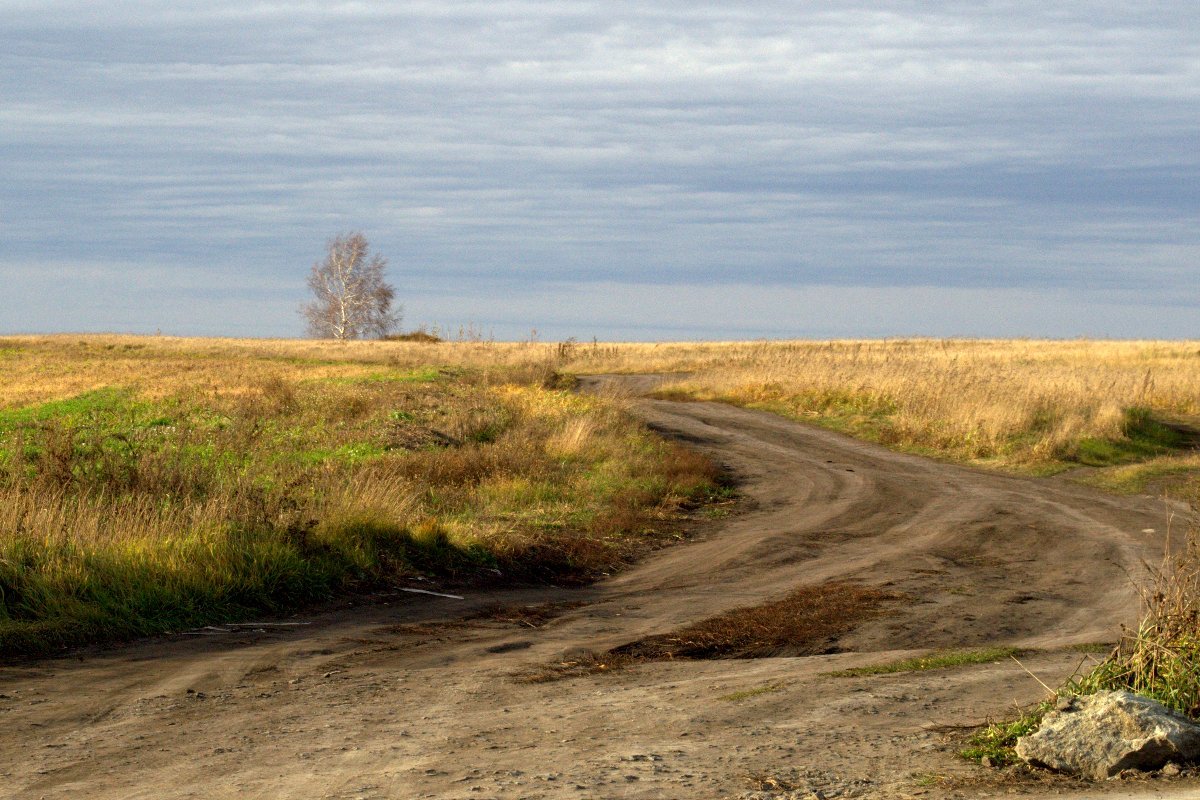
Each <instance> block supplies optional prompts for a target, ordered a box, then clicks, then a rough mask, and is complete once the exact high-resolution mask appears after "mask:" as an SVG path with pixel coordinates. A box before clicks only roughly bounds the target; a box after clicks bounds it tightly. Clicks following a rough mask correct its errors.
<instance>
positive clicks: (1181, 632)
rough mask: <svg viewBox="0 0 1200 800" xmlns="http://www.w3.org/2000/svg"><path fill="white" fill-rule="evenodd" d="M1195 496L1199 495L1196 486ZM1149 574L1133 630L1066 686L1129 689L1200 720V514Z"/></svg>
mask: <svg viewBox="0 0 1200 800" xmlns="http://www.w3.org/2000/svg"><path fill="white" fill-rule="evenodd" d="M1195 494H1196V497H1197V498H1198V499H1200V486H1197V491H1196V493H1195ZM1151 574H1152V580H1151V582H1150V585H1149V586H1148V587H1147V588H1145V589H1144V590H1143V591H1142V601H1143V606H1144V611H1143V614H1142V618H1141V621H1140V623H1139V624H1138V628H1137V630H1136V631H1126V632H1125V634H1124V635H1123V636H1122V637H1121V641H1120V643H1119V644H1118V645H1117V648H1116V649H1115V650H1114V651H1113V653H1112V654H1111V655H1110V656H1109V657H1108V658H1107V659H1106V660H1105V661H1104V662H1103V663H1101V664H1100V665H1099V666H1097V667H1096V668H1095V669H1094V670H1093V671H1092V672H1091V673H1090V674H1088V675H1087V676H1085V677H1084V678H1083V679H1081V680H1080V681H1078V682H1077V683H1076V684H1075V685H1074V686H1072V687H1071V688H1072V689H1073V690H1075V691H1077V692H1081V693H1088V692H1095V691H1101V690H1105V689H1128V690H1129V691H1131V692H1134V693H1136V694H1140V695H1144V696H1146V697H1151V698H1153V699H1155V700H1158V701H1159V702H1160V703H1162V704H1163V705H1165V706H1167V707H1168V708H1172V709H1174V710H1176V711H1178V712H1180V713H1182V714H1186V715H1187V716H1189V717H1192V718H1200V515H1194V516H1193V519H1192V520H1191V525H1190V526H1189V528H1188V532H1187V534H1186V538H1185V541H1184V543H1183V546H1182V547H1180V548H1179V549H1177V550H1173V551H1172V550H1168V552H1167V554H1166V555H1165V556H1164V558H1163V561H1162V563H1161V564H1160V565H1158V566H1156V567H1154V568H1153V569H1152V570H1151Z"/></svg>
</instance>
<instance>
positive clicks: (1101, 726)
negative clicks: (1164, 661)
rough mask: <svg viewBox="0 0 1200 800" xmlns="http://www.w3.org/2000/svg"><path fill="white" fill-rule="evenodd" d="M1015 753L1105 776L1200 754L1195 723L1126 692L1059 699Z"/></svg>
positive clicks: (1044, 764)
mask: <svg viewBox="0 0 1200 800" xmlns="http://www.w3.org/2000/svg"><path fill="white" fill-rule="evenodd" d="M1016 749H1017V755H1018V756H1020V757H1021V758H1023V759H1024V760H1025V761H1028V762H1029V763H1030V764H1033V765H1034V766H1038V767H1047V768H1049V769H1053V770H1058V771H1059V772H1065V773H1068V774H1071V775H1083V776H1085V777H1088V778H1092V779H1093V780H1104V779H1105V778H1109V777H1112V776H1113V775H1116V774H1118V773H1119V772H1121V770H1125V769H1137V770H1145V771H1153V770H1157V769H1160V768H1161V767H1162V766H1163V765H1164V764H1167V763H1170V762H1174V763H1187V762H1191V761H1195V760H1197V759H1198V758H1200V726H1197V725H1195V724H1193V723H1192V722H1190V721H1189V720H1188V719H1187V718H1186V717H1183V716H1181V715H1179V714H1176V713H1174V712H1172V711H1170V710H1168V709H1167V708H1166V707H1165V706H1163V705H1162V704H1161V703H1158V702H1156V701H1154V700H1150V699H1148V698H1145V697H1139V696H1138V695H1135V694H1131V693H1130V692H1125V691H1117V692H1100V693H1098V694H1094V695H1085V696H1083V697H1077V698H1074V699H1073V700H1072V701H1071V702H1069V703H1062V702H1060V703H1059V708H1058V709H1057V710H1054V711H1051V712H1049V713H1048V714H1046V716H1045V718H1044V719H1043V720H1042V724H1041V727H1040V728H1039V729H1038V730H1037V732H1035V733H1032V734H1030V735H1028V736H1022V737H1021V738H1020V739H1018V740H1017V748H1016Z"/></svg>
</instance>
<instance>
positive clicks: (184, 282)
mask: <svg viewBox="0 0 1200 800" xmlns="http://www.w3.org/2000/svg"><path fill="white" fill-rule="evenodd" d="M1115 7H1122V8H1124V9H1126V10H1122V11H1114V10H1113V9H1114V8H1115ZM0 179H2V180H0V279H2V280H0V332H23V331H65V330H70V331H84V330H105V331H131V332H153V331H155V330H161V331H162V332H163V333H179V334H202V335H234V336H295V335H300V334H301V333H302V331H303V326H302V322H301V319H300V317H299V315H298V314H297V307H298V306H299V304H300V303H301V302H303V301H304V299H305V293H306V289H305V285H304V278H305V275H306V272H307V270H308V268H309V266H310V265H311V264H312V263H313V261H315V260H317V259H318V258H319V257H320V256H321V253H322V250H323V248H324V245H325V242H326V240H327V239H328V238H329V237H330V236H332V235H334V234H337V233H339V232H342V231H349V230H362V231H363V232H364V233H365V234H366V235H367V237H368V239H369V240H370V241H371V243H372V245H373V246H374V248H375V250H376V251H378V252H380V253H382V254H383V255H384V256H386V257H387V258H388V260H389V263H390V267H389V272H388V274H389V277H390V280H391V282H392V283H393V284H394V285H395V286H396V288H397V293H398V296H399V298H400V299H401V301H402V302H403V303H404V306H405V322H406V326H413V325H416V324H418V323H422V322H423V323H427V324H436V325H441V326H444V327H446V328H450V329H451V330H456V329H457V327H458V326H459V325H465V324H474V325H475V326H477V327H478V328H479V329H482V330H483V331H484V332H485V333H488V332H490V333H492V334H494V335H495V336H496V337H497V338H522V337H527V336H528V335H529V334H530V330H531V329H533V328H536V329H537V330H538V331H539V335H540V336H541V337H543V338H548V339H554V338H565V337H568V336H576V337H578V338H580V339H590V338H591V337H593V336H597V337H599V338H601V339H605V338H617V339H664V338H757V337H827V336H892V335H909V334H922V335H937V336H944V335H968V336H981V335H984V336H985V335H995V336H1056V337H1059V336H1078V335H1090V336H1114V337H1169V338H1182V337H1200V280H1198V277H1200V224H1198V223H1200V8H1198V7H1197V6H1196V4H1195V2H1194V0H1165V2H1161V3H1155V4H1112V3H1108V2H1073V0H1061V1H1060V2H1045V0H1038V1H1037V2H1026V1H1025V0H1011V2H979V0H966V1H964V2H943V3H936V2H893V3H887V4H876V5H874V6H869V5H864V4H860V3H848V2H814V3H800V2H770V1H768V0H740V1H739V2H737V3H733V2H721V3H717V2H704V1H703V0H686V1H683V2H657V3H652V2H646V0H639V1H638V2H626V1H625V0H596V1H595V2H582V1H577V0H553V1H552V2H551V1H550V0H546V1H544V2H527V1H522V0H511V1H510V0H494V1H493V2H458V1H457V0H428V2H425V1H415V2H346V3H338V2H333V1H332V0H322V1H321V2H288V3H255V2H247V0H237V1H236V2H225V0H208V2H204V3H178V2H111V3H97V2H94V0H82V1H80V2H8V1H6V0H0Z"/></svg>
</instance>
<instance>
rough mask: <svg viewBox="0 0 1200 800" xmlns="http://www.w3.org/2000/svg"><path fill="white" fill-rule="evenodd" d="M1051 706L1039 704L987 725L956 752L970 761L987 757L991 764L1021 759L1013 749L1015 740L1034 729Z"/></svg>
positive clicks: (1015, 744)
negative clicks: (1010, 718)
mask: <svg viewBox="0 0 1200 800" xmlns="http://www.w3.org/2000/svg"><path fill="white" fill-rule="evenodd" d="M1051 708H1053V704H1052V703H1048V702H1047V703H1041V704H1039V705H1038V706H1037V707H1035V708H1033V709H1031V710H1029V711H1026V712H1023V713H1022V714H1021V715H1020V716H1019V717H1017V718H1016V719H1014V720H1010V721H1007V722H993V723H990V724H988V725H987V726H986V727H984V728H982V729H981V730H979V731H977V732H975V733H974V734H972V735H971V737H970V738H969V739H967V746H966V747H964V748H963V749H962V750H960V751H959V755H961V756H962V757H963V758H966V759H969V760H971V761H983V760H984V759H985V758H986V759H988V762H989V763H990V764H991V765H992V766H993V767H1004V766H1008V765H1009V764H1015V763H1017V762H1018V761H1019V760H1020V759H1019V758H1018V757H1017V753H1016V750H1015V748H1016V746H1017V739H1019V738H1021V737H1022V736H1026V735H1028V734H1031V733H1033V732H1034V731H1036V730H1037V729H1038V726H1039V725H1041V724H1042V717H1044V716H1045V715H1046V712H1047V711H1049V710H1050V709H1051Z"/></svg>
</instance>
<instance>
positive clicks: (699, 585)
mask: <svg viewBox="0 0 1200 800" xmlns="http://www.w3.org/2000/svg"><path fill="white" fill-rule="evenodd" d="M626 382H627V383H629V384H634V385H636V384H637V383H638V381H637V380H636V379H633V380H628V379H627V381H626ZM639 408H640V409H641V413H642V414H643V415H644V416H645V418H646V419H647V420H648V421H649V422H650V423H651V424H652V425H653V426H655V427H656V428H657V429H659V430H661V431H663V432H664V433H667V434H669V435H673V436H678V437H680V438H682V439H684V440H686V441H687V442H689V443H691V444H692V445H694V446H696V447H698V448H700V449H702V450H704V451H706V452H709V453H710V454H712V455H713V456H714V457H715V458H716V459H718V460H719V461H721V462H722V463H724V464H726V465H727V466H728V467H729V468H730V469H731V470H732V472H733V473H734V474H735V476H736V477H737V480H738V483H739V488H740V491H741V492H742V493H743V494H744V495H745V497H746V500H745V502H744V503H743V510H742V511H741V512H740V513H738V514H736V515H734V516H732V517H730V518H727V519H724V520H716V521H712V522H707V523H703V525H702V526H701V529H700V531H699V534H698V536H697V538H696V539H695V540H693V541H691V542H689V543H687V544H683V545H679V546H675V547H672V548H669V549H666V550H663V551H660V552H658V553H657V554H655V555H653V556H652V557H650V558H648V559H647V560H645V561H644V562H643V563H641V564H640V565H638V566H637V567H635V568H633V569H630V570H628V571H627V572H625V573H623V574H621V575H620V576H618V577H616V578H613V579H611V580H608V581H605V582H603V583H602V584H599V585H597V586H595V587H592V588H590V589H586V590H576V591H568V590H555V589H545V590H524V591H517V592H508V593H501V594H490V595H487V596H476V595H471V596H469V597H468V598H467V599H466V600H463V601H458V600H450V599H440V598H434V597H428V596H418V595H403V596H400V597H398V598H397V599H396V600H395V601H394V602H391V603H390V604H388V605H376V606H371V607H366V608H360V609H355V608H349V609H343V610H341V611H338V612H332V613H328V614H325V615H321V616H320V617H313V618H309V619H306V620H305V621H308V622H310V623H311V624H309V625H305V626H298V627H294V628H271V629H267V630H266V631H265V632H252V631H251V632H246V633H236V634H225V635H215V636H211V637H190V638H186V639H182V640H171V641H157V642H150V643H145V644H140V645H137V646H133V647H128V648H121V649H118V650H114V651H111V652H104V653H95V654H88V655H86V656H84V657H81V658H72V659H58V660H51V661H46V662H41V663H37V664H30V665H20V666H16V667H9V668H0V722H3V727H2V729H0V796H2V797H13V798H39V797H47V798H67V797H70V798H80V797H83V798H88V800H101V799H102V798H122V799H125V798H155V799H156V800H157V799H158V798H184V797H194V798H226V797H229V798H232V797H258V798H321V797H336V798H404V799H407V798H419V797H428V798H491V797H497V798H560V797H564V798H565V797H569V798H726V797H737V796H739V795H741V794H742V793H744V792H746V791H748V790H750V789H751V788H753V786H754V782H753V778H755V777H758V778H763V779H766V778H774V779H775V780H776V782H777V785H784V784H790V785H793V786H797V787H802V788H804V789H805V791H807V790H808V789H818V790H820V791H821V792H823V793H824V794H825V795H826V796H828V797H835V796H839V795H842V796H862V797H904V796H926V797H930V796H932V797H939V796H963V797H982V796H990V795H993V794H995V795H1005V794H1008V793H1010V792H1012V791H1016V792H1018V793H1021V794H1036V793H1038V792H1045V791H1068V792H1073V791H1079V787H1078V786H1075V785H1072V784H1069V783H1066V782H1052V783H1050V784H1048V785H1036V784H1030V783H1017V784H1012V783H1006V782H1004V781H997V780H996V779H995V777H994V776H993V773H992V772H991V771H989V770H984V769H983V768H980V767H978V766H975V765H972V764H968V763H966V762H964V761H962V760H961V759H959V758H957V757H956V756H955V755H954V749H955V747H956V746H957V740H958V738H959V737H961V728H960V727H959V726H964V725H970V724H973V723H977V722H979V721H981V720H983V719H984V718H985V717H988V716H998V715H1004V714H1006V713H1007V712H1008V711H1009V710H1010V709H1011V708H1012V706H1013V704H1014V703H1016V704H1025V703H1028V702H1031V701H1034V700H1036V699H1039V697H1040V695H1042V694H1043V693H1044V692H1043V690H1042V689H1041V687H1040V686H1039V685H1038V684H1037V683H1036V682H1035V681H1034V680H1033V679H1032V678H1030V677H1029V675H1027V674H1026V672H1025V671H1024V670H1023V669H1022V667H1020V666H1018V665H1017V664H1015V663H1013V662H1007V663H999V664H993V665H980V666H967V667H960V668H956V669H948V670H941V671H930V672H922V673H907V674H896V675H884V676H874V677H858V678H840V677H830V676H827V675H824V673H826V672H828V671H830V670H833V669H840V668H844V667H849V666H858V665H864V664H871V663H880V662H886V661H891V660H894V659H896V658H898V657H902V656H906V655H912V654H915V653H916V652H920V651H924V650H927V649H930V648H935V647H955V646H978V645H985V644H1012V645H1017V646H1021V647H1029V648H1036V649H1037V650H1038V652H1037V653H1035V654H1032V655H1030V656H1029V657H1028V658H1027V659H1025V660H1024V664H1025V666H1026V667H1028V669H1029V670H1031V671H1032V672H1034V673H1036V674H1037V675H1038V676H1039V677H1040V678H1041V679H1042V680H1044V681H1045V682H1046V683H1049V684H1052V685H1053V684H1056V683H1057V682H1059V681H1060V680H1061V679H1063V678H1064V677H1065V676H1066V675H1068V674H1069V673H1070V672H1071V671H1072V670H1073V669H1074V668H1075V667H1076V666H1077V665H1078V664H1079V663H1080V660H1081V658H1082V656H1081V655H1080V653H1079V652H1077V651H1075V650H1069V649H1065V648H1066V647H1067V646H1069V645H1073V644H1082V643H1089V642H1103V641H1112V640H1113V639H1114V638H1115V634H1116V631H1117V626H1118V624H1119V623H1121V622H1123V621H1124V622H1130V621H1132V620H1133V618H1134V616H1135V614H1136V607H1137V601H1136V597H1135V593H1134V590H1133V587H1132V584H1131V580H1130V576H1131V575H1133V576H1138V575H1140V574H1141V570H1142V566H1141V563H1142V560H1143V559H1148V560H1151V561H1156V560H1157V559H1158V557H1159V555H1160V554H1161V547H1162V542H1163V538H1162V535H1163V531H1164V530H1165V527H1166V524H1167V507H1166V506H1165V505H1164V504H1163V503H1162V502H1161V501H1155V500H1151V499H1149V498H1132V499H1130V498H1113V497H1108V496H1105V495H1101V494H1097V493H1095V492H1092V491H1089V490H1086V489H1083V488H1078V487H1074V486H1071V485H1069V484H1066V483H1064V482H1057V481H1034V480H1025V479H1020V478H1010V477H1004V476H998V475H993V474H986V473H982V472H978V471H973V470H968V469H963V468H959V467H955V466H950V465H946V464H941V463H937V462H933V461H928V460H924V459H920V458H916V457H911V456H905V455H898V454H896V453H892V452H889V451H886V450H884V449H882V448H879V447H876V446H873V445H870V444H865V443H862V442H858V441H855V440H852V439H848V438H846V437H844V436H840V435H838V434H834V433H830V432H827V431H822V430H818V429H813V428H808V427H805V426H801V425H797V424H794V423H791V422H788V421H785V420H782V419H779V418H777V417H773V416H770V415H767V414H762V413H756V412H750V411H744V410H739V409H736V408H731V407H726V406H721V405H713V404H700V403H696V404H681V403H669V402H659V401H654V402H644V403H642V404H640V405H639ZM1151 528H1153V529H1155V531H1156V532H1155V533H1145V532H1144V531H1145V530H1146V529H1151ZM833 578H839V579H842V578H844V579H850V580H854V581H859V582H862V583H865V584H870V585H876V586H886V587H888V588H889V589H893V590H896V591H899V592H903V593H905V594H906V595H908V596H910V597H911V598H912V599H913V602H911V603H902V604H898V605H897V606H896V607H895V608H894V609H893V610H892V611H893V613H891V614H889V615H886V616H883V617H880V618H878V619H875V620H872V621H870V622H868V623H866V624H864V625H863V626H861V627H859V628H858V629H857V630H855V631H854V632H853V633H851V634H849V635H847V636H845V637H843V638H841V639H840V640H839V641H837V642H836V643H834V644H835V648H836V649H837V650H839V651H841V652H837V653H836V654H833V655H823V656H813V657H808V658H766V659H759V660H753V661H729V660H725V661H694V662H673V663H651V664H641V665H637V666H635V667H633V668H631V669H628V670H625V671H622V672H617V673H613V674H601V675H594V676H589V677H583V678H576V679H572V680H566V681H559V682H554V683H542V684H529V683H520V682H516V681H514V680H513V679H512V678H511V677H510V675H511V673H513V672H514V671H517V670H521V669H524V668H527V667H529V666H531V665H538V664H546V663H549V662H553V661H555V660H560V659H561V658H562V656H563V655H564V654H569V653H571V652H574V651H579V650H602V649H605V648H609V647H614V646H617V645H621V644H624V643H627V642H630V641H632V640H635V639H638V638H640V637H642V636H645V635H649V634H655V633H663V632H668V631H670V630H672V629H674V628H677V627H680V626H682V625H684V624H686V623H689V622H694V621H697V620H700V619H703V618H706V617H709V616H712V615H713V614H716V613H718V612H722V611H726V610H728V609H731V608H735V607H739V606H746V605H753V604H755V603H758V602H762V601H765V600H767V599H771V598H775V597H778V596H780V595H782V594H785V593H786V592H787V591H788V590H790V589H793V588H796V587H798V586H803V585H812V584H818V583H822V582H825V581H827V580H829V579H833ZM563 600H567V601H573V602H579V603H582V605H580V606H578V607H575V608H572V609H571V610H569V611H567V612H566V613H564V614H563V615H562V616H559V617H558V618H556V619H554V620H552V621H550V622H549V623H547V624H545V625H544V626H542V627H537V628H533V627H528V626H527V625H523V624H519V623H518V624H513V623H511V622H500V621H487V622H479V623H474V624H470V625H462V626H449V627H445V626H429V628H428V629H427V630H422V629H419V628H418V629H414V628H413V627H412V626H411V624H412V623H415V622H421V621H428V620H445V619H453V618H455V617H457V616H459V615H462V614H463V613H465V612H467V611H470V610H471V609H474V608H479V607H481V606H483V605H484V604H486V603H490V602H502V603H509V604H512V603H515V604H534V603H540V602H546V601H563ZM753 690H761V691H760V692H759V693H757V694H752V695H750V696H743V697H742V698H741V699H730V698H729V696H730V695H733V694H734V693H737V692H748V691H753ZM1104 791H1105V792H1116V793H1117V795H1114V796H1128V797H1133V796H1135V795H1136V796H1139V797H1141V796H1146V797H1156V796H1159V794H1158V792H1160V791H1162V792H1166V793H1167V794H1168V795H1169V796H1172V797H1185V796H1193V795H1192V792H1193V791H1195V787H1194V785H1193V784H1188V783H1186V782H1183V783H1173V784H1148V783H1147V784H1143V783H1134V784H1127V783H1119V782H1118V785H1115V786H1113V785H1109V786H1108V787H1106V788H1105V789H1104ZM1098 793H1099V791H1098V790H1095V789H1093V790H1086V794H1087V796H1094V795H1096V794H1098ZM796 796H798V797H803V796H806V794H804V793H801V794H798V795H796ZM1164 796H1165V795H1164ZM1196 796H1200V792H1196Z"/></svg>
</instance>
